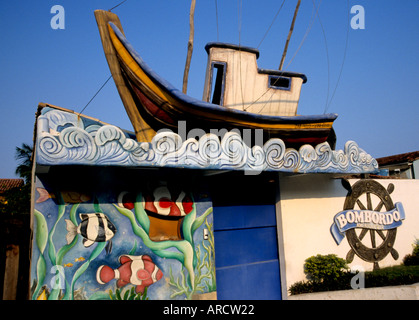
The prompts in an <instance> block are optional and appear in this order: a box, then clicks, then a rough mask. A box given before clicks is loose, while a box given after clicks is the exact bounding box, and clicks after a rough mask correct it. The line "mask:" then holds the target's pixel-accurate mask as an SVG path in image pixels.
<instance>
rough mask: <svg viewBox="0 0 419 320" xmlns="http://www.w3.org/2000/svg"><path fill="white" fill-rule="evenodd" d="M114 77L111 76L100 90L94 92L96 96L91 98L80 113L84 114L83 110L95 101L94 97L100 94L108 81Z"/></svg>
mask: <svg viewBox="0 0 419 320" xmlns="http://www.w3.org/2000/svg"><path fill="white" fill-rule="evenodd" d="M111 78H112V75H110V76H109V78H108V79H107V80H106V81H105V83H104V84H103V85H102V86H101V87H100V89H99V90H98V91H96V93H95V94H94V96H93V97H92V98H91V99H90V100H89V102H88V103H87V104H86V105H85V106H84V108H83V109H82V110H81V111H80V112H79V114H82V113H83V111H84V110H85V109H86V108H87V106H88V105H89V104H90V102H92V101H93V99H94V98H95V97H96V96H97V95H98V94H99V92H100V91H101V90H102V89H103V87H104V86H105V85H106V84H107V83H108V81H109V80H110V79H111Z"/></svg>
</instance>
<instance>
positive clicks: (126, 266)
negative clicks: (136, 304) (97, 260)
mask: <svg viewBox="0 0 419 320" xmlns="http://www.w3.org/2000/svg"><path fill="white" fill-rule="evenodd" d="M119 262H120V263H121V266H120V267H119V268H118V269H115V270H114V269H112V268H111V267H109V266H105V265H102V266H100V267H99V268H98V270H97V272H96V280H97V282H98V283H100V284H106V283H108V282H109V281H111V280H113V279H117V283H116V285H117V287H118V288H121V287H123V286H126V285H127V284H133V285H135V286H136V288H135V292H136V293H144V289H145V288H146V287H149V286H151V285H152V284H153V283H156V282H157V281H159V280H160V279H161V278H163V272H162V271H161V270H160V269H159V267H157V266H156V264H155V263H154V262H153V260H151V258H150V257H149V256H147V255H141V256H131V255H122V256H120V257H119Z"/></svg>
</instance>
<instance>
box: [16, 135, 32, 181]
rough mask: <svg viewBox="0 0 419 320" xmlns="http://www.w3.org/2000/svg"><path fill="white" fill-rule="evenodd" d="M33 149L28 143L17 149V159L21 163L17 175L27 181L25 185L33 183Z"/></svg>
mask: <svg viewBox="0 0 419 320" xmlns="http://www.w3.org/2000/svg"><path fill="white" fill-rule="evenodd" d="M32 151H33V149H32V147H31V146H29V145H28V144H26V143H23V144H22V147H21V148H19V147H16V152H15V159H16V160H18V161H19V165H18V166H17V168H16V171H15V172H16V174H17V175H18V176H20V177H21V178H23V179H24V180H25V184H28V183H30V182H31V179H32V160H33V159H32Z"/></svg>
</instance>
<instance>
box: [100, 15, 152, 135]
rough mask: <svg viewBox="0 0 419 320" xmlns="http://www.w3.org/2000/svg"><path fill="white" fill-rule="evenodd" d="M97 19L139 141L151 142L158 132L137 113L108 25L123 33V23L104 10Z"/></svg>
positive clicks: (114, 78) (117, 84)
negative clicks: (110, 24)
mask: <svg viewBox="0 0 419 320" xmlns="http://www.w3.org/2000/svg"><path fill="white" fill-rule="evenodd" d="M95 17H96V22H97V25H98V28H99V33H100V37H101V39H102V45H103V50H104V52H105V57H106V60H107V61H108V65H109V69H110V71H111V74H112V77H113V80H114V82H115V85H116V87H117V89H118V92H119V95H120V97H121V100H122V103H123V104H124V107H125V110H126V112H127V114H128V117H129V119H130V121H131V123H132V125H133V127H134V131H135V135H136V137H137V140H138V141H140V142H151V139H152V138H153V137H154V135H155V134H156V131H155V130H153V129H152V128H151V127H150V126H149V125H148V124H147V123H146V121H144V119H143V118H142V117H141V115H140V114H139V112H138V111H137V106H136V103H135V101H134V98H133V97H132V95H131V92H130V89H129V88H128V86H127V84H126V82H125V80H124V78H123V75H122V71H121V68H120V65H119V62H118V58H117V56H116V52H115V49H114V47H113V45H112V42H111V39H110V36H109V31H108V23H109V22H112V23H114V24H115V25H116V26H117V27H118V28H119V30H121V32H122V33H123V29H122V25H121V22H120V21H119V18H118V16H117V15H116V14H114V13H112V12H109V11H104V10H96V11H95Z"/></svg>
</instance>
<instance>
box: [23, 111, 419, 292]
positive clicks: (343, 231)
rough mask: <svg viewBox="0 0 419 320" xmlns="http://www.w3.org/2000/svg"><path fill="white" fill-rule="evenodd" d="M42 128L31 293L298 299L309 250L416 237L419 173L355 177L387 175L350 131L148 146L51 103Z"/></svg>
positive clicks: (362, 250)
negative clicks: (326, 139) (297, 144)
mask: <svg viewBox="0 0 419 320" xmlns="http://www.w3.org/2000/svg"><path fill="white" fill-rule="evenodd" d="M35 134H36V137H35V141H36V144H35V162H36V163H35V170H34V183H33V194H32V203H33V212H32V220H33V221H32V228H33V243H32V259H31V298H32V299H49V300H73V299H91V300H94V299H150V300H152V299H155V300H157V299H175V300H177V299H181V300H183V299H275V300H279V299H287V298H288V295H289V292H288V289H289V286H290V285H292V284H293V283H295V282H297V281H301V280H304V279H305V275H304V272H303V264H304V260H305V259H307V258H308V257H310V256H313V255H316V254H329V253H335V254H337V255H338V256H340V257H343V258H345V257H346V258H348V257H349V258H352V260H351V264H350V265H351V266H363V267H364V268H365V269H372V268H374V266H375V267H377V266H387V265H392V264H400V262H401V260H402V258H403V256H404V255H405V254H407V253H410V252H411V249H412V243H413V242H414V241H415V237H417V236H418V231H417V230H418V228H417V227H418V226H419V216H418V215H417V212H418V209H419V208H418V206H419V205H418V204H417V203H416V202H415V201H414V199H415V194H416V193H417V192H418V190H419V184H418V183H417V180H397V181H396V180H391V179H385V180H377V179H375V180H373V179H349V178H348V177H349V176H351V175H355V174H356V175H359V174H362V175H368V174H370V173H376V172H378V164H377V161H376V160H375V159H373V158H372V157H371V156H370V155H369V154H368V153H366V152H365V151H364V150H362V149H361V148H360V147H359V146H358V144H357V143H355V142H352V141H349V142H347V143H346V145H345V149H344V150H332V149H331V148H330V146H329V145H328V144H327V143H323V144H321V145H317V146H310V145H305V146H303V147H301V148H300V149H299V150H296V149H291V148H287V147H286V146H285V145H284V143H283V142H282V141H281V140H280V139H271V140H269V141H268V142H266V143H265V144H264V145H263V146H258V145H256V146H253V147H251V148H250V147H249V146H248V145H247V144H246V143H245V142H244V141H243V139H242V138H241V137H240V135H239V134H238V133H235V132H228V133H227V134H226V135H224V136H223V137H221V138H220V137H218V136H216V135H212V134H207V135H204V136H202V137H201V138H199V139H198V140H197V139H195V138H189V139H185V138H183V137H182V136H181V135H179V134H178V133H174V132H171V131H165V132H158V133H157V134H156V136H155V137H154V138H153V140H152V142H147V143H141V142H137V141H136V140H135V139H134V136H133V134H131V133H129V132H126V131H123V130H121V129H120V128H117V127H115V126H112V125H108V124H105V123H102V122H100V121H98V120H95V119H92V118H89V117H86V116H83V115H78V114H75V113H73V112H71V111H70V110H65V109H61V108H58V107H54V106H49V105H45V104H41V105H40V106H39V110H38V114H37V118H36V130H35ZM364 229H365V230H368V232H369V233H370V236H368V237H366V236H365V234H364V232H366V231H364ZM367 238H368V239H373V238H374V239H375V241H374V243H371V241H370V242H367V241H366V239H367Z"/></svg>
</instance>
